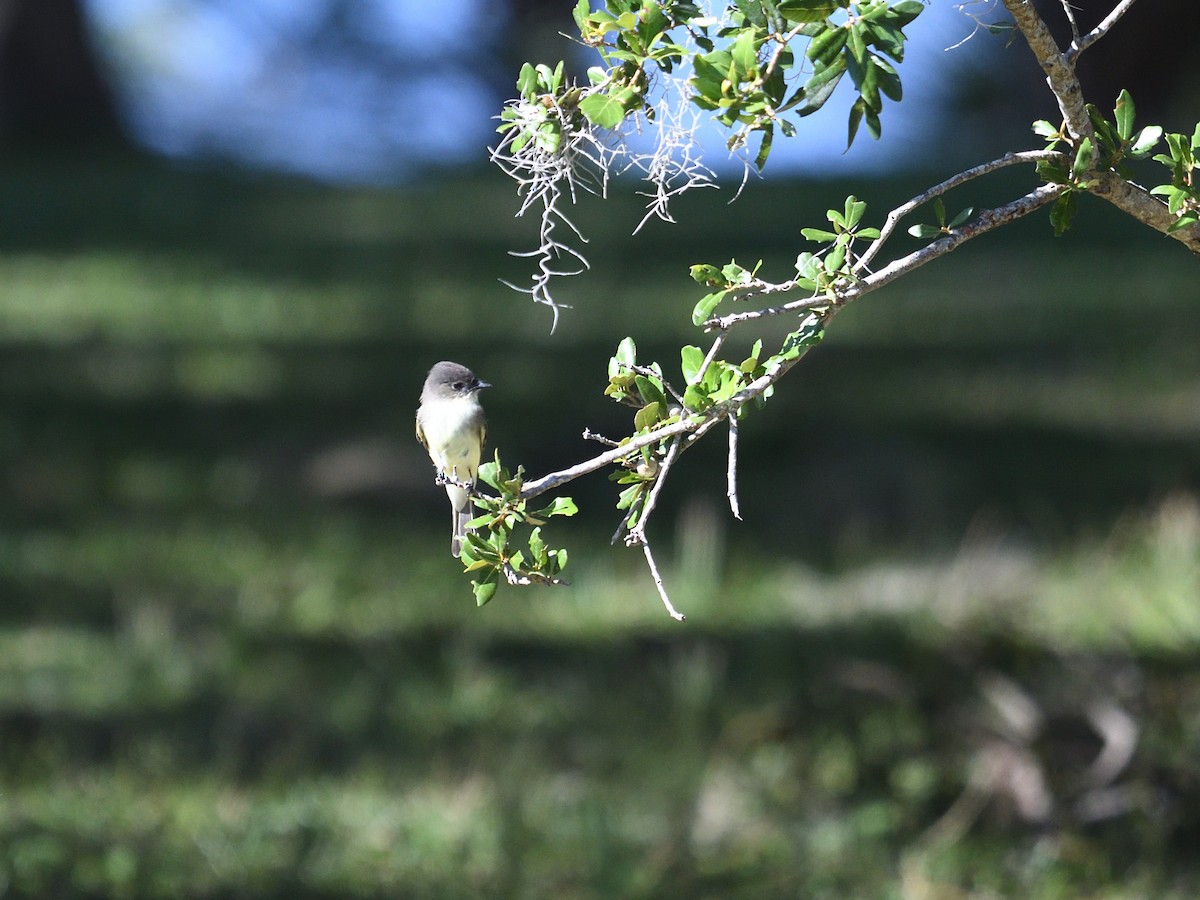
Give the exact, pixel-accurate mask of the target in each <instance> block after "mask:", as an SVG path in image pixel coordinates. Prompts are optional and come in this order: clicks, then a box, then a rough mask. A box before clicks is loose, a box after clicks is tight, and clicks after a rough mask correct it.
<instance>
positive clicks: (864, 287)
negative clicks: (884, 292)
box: [707, 184, 1165, 329]
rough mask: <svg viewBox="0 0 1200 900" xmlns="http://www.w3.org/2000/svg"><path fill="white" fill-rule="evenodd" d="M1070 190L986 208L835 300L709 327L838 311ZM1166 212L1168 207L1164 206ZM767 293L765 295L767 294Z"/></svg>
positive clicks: (824, 298)
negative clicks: (819, 310)
mask: <svg viewBox="0 0 1200 900" xmlns="http://www.w3.org/2000/svg"><path fill="white" fill-rule="evenodd" d="M1064 190H1066V186H1064V185H1060V184H1043V185H1041V186H1040V187H1038V188H1036V189H1034V190H1032V191H1030V192H1029V193H1028V194H1026V195H1025V196H1023V197H1019V198H1017V199H1016V200H1013V201H1010V202H1009V203H1005V204H1004V205H1003V206H998V207H996V208H995V209H986V210H984V211H983V212H981V213H980V214H979V215H977V216H976V217H975V218H974V219H972V220H971V221H970V222H967V223H966V224H964V225H961V226H959V227H958V228H955V229H952V230H951V231H950V232H949V233H948V234H946V235H945V236H943V237H940V238H938V239H937V240H935V241H933V242H932V243H930V244H927V245H926V246H924V247H922V248H921V249H920V250H915V251H913V252H912V253H910V254H908V255H907V256H902V257H900V258H899V259H896V260H893V261H892V262H890V263H888V264H887V265H886V266H884V267H883V268H882V269H878V270H876V271H874V272H872V273H871V274H869V275H867V276H865V277H863V278H860V279H856V280H855V281H853V282H851V283H850V284H848V285H846V286H845V287H842V288H840V289H839V290H837V291H836V295H835V297H834V298H832V299H831V298H830V297H829V296H828V295H825V294H819V295H817V296H813V297H802V298H800V299H799V300H793V301H791V302H790V303H784V304H781V305H779V306H771V307H767V308H765V309H756V310H751V311H749V312H741V313H730V314H729V315H725V316H721V317H719V318H716V319H712V320H710V321H709V322H708V323H707V325H708V327H710V328H721V329H729V328H732V327H733V326H734V325H738V324H741V323H742V322H749V321H753V320H755V319H763V318H767V317H768V316H778V315H783V314H786V313H795V312H800V311H801V310H805V309H814V308H817V307H826V306H832V307H833V308H834V309H840V308H841V307H843V306H845V305H847V304H848V303H851V302H852V301H854V300H857V299H858V298H859V297H862V296H865V295H866V294H869V293H872V292H873V291H877V290H879V288H881V287H883V286H884V285H887V284H890V283H891V282H893V281H895V280H896V279H897V278H899V277H900V276H901V275H906V274H908V273H909V272H911V271H913V270H914V269H918V268H920V267H921V266H923V265H925V264H926V263H928V262H932V261H933V260H935V259H937V258H938V257H941V256H945V255H946V254H947V253H950V252H951V251H953V250H956V249H957V248H958V247H959V246H960V245H962V244H964V243H966V242H967V241H969V240H971V239H972V238H976V237H979V236H980V235H982V234H986V233H987V232H989V231H993V230H995V229H996V228H999V227H1001V226H1003V225H1008V224H1009V223H1011V222H1015V221H1016V220H1017V219H1020V218H1023V217H1025V216H1027V215H1029V214H1030V213H1032V212H1034V211H1036V210H1038V209H1040V208H1042V207H1043V206H1045V205H1046V204H1048V203H1051V202H1053V201H1054V200H1055V199H1056V198H1057V197H1058V195H1059V194H1061V193H1062V192H1063V191H1064ZM1160 205H1161V204H1160ZM1164 209H1165V207H1164ZM881 237H882V235H881ZM764 293H765V292H764Z"/></svg>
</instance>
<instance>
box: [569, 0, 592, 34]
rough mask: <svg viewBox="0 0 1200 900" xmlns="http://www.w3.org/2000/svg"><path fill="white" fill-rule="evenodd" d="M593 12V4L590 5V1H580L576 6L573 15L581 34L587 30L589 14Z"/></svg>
mask: <svg viewBox="0 0 1200 900" xmlns="http://www.w3.org/2000/svg"><path fill="white" fill-rule="evenodd" d="M591 11H592V8H591V4H590V3H588V0H579V2H578V3H576V4H575V9H574V10H572V15H573V16H574V18H575V25H576V27H577V28H578V29H579V30H580V31H581V32H582V31H585V30H586V29H587V18H588V13H590V12H591Z"/></svg>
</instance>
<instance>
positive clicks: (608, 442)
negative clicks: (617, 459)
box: [583, 428, 621, 447]
mask: <svg viewBox="0 0 1200 900" xmlns="http://www.w3.org/2000/svg"><path fill="white" fill-rule="evenodd" d="M583 439H584V440H585V441H595V442H596V443H598V444H603V445H604V446H606V447H620V446H621V445H620V443H618V442H617V441H614V440H612V439H611V438H606V437H605V436H604V435H602V434H596V432H594V431H592V429H590V428H585V429H583Z"/></svg>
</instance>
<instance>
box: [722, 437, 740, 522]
mask: <svg viewBox="0 0 1200 900" xmlns="http://www.w3.org/2000/svg"><path fill="white" fill-rule="evenodd" d="M737 451H738V418H737V414H736V413H734V414H733V415H732V416H730V417H729V465H728V467H727V469H726V472H725V478H726V484H727V487H726V489H725V495H726V496H727V497H728V498H729V511H730V512H731V513H733V517H734V518H735V519H737V520H738V521H739V522H740V521H741V520H742V507H741V504H740V503H738V490H737Z"/></svg>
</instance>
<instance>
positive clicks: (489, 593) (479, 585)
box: [471, 568, 500, 606]
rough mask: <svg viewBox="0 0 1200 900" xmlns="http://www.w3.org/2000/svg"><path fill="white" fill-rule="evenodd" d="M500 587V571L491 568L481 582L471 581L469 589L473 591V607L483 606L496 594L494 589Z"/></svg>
mask: <svg viewBox="0 0 1200 900" xmlns="http://www.w3.org/2000/svg"><path fill="white" fill-rule="evenodd" d="M499 586H500V570H499V569H496V568H493V569H492V571H491V572H489V573H488V574H487V575H486V576H484V578H483V580H482V581H472V582H471V587H472V588H473V589H474V591H475V605H476V606H484V605H485V604H486V603H487V602H488V601H489V600H491V599H492V597H493V596H495V594H496V588H497V587H499Z"/></svg>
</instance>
